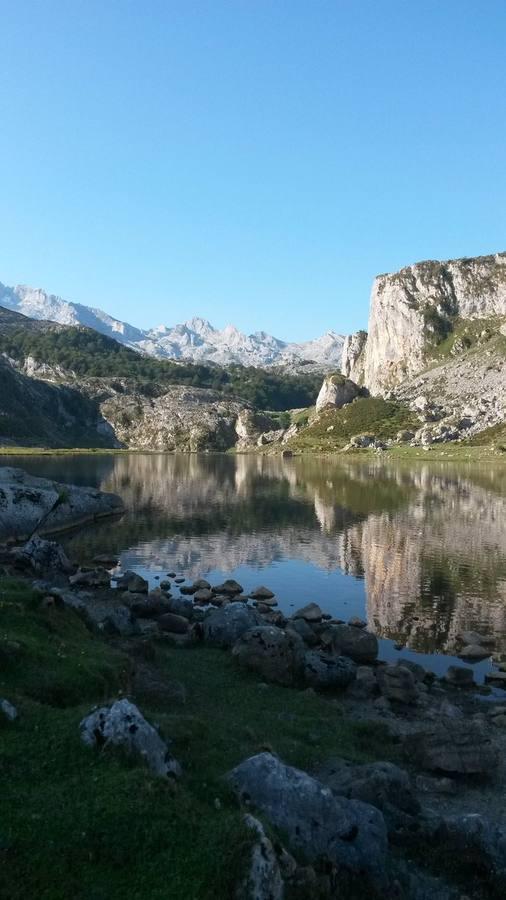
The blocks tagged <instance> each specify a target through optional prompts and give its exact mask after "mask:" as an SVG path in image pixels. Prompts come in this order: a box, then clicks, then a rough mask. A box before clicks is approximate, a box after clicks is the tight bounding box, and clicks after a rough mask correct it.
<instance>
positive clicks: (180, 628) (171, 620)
mask: <svg viewBox="0 0 506 900" xmlns="http://www.w3.org/2000/svg"><path fill="white" fill-rule="evenodd" d="M157 622H158V628H159V629H160V631H168V632H171V633H172V634H187V633H188V631H189V629H190V623H189V622H188V619H186V618H185V617H184V616H176V614H175V613H171V612H169V613H164V614H163V616H160V618H159V619H158V620H157Z"/></svg>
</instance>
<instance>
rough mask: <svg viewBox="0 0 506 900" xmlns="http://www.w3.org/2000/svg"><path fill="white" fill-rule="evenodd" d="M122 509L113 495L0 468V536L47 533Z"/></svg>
mask: <svg viewBox="0 0 506 900" xmlns="http://www.w3.org/2000/svg"><path fill="white" fill-rule="evenodd" d="M121 512H123V503H122V501H121V499H120V497H118V496H117V495H116V494H106V493H104V492H103V491H99V490H96V488H87V487H77V486H76V485H69V484H60V483H59V482H57V481H51V480H49V479H48V478H35V477H34V476H33V475H28V474H27V473H26V472H24V471H23V469H15V468H12V467H10V466H3V467H1V468H0V537H15V538H16V539H18V540H23V539H26V538H28V537H29V536H30V535H31V534H32V533H33V532H34V531H35V530H36V529H37V531H38V533H39V534H50V533H53V532H57V531H61V530H62V529H65V528H70V527H72V526H74V525H80V524H82V523H83V522H90V521H93V520H95V519H100V518H102V517H104V516H109V515H115V514H117V513H121Z"/></svg>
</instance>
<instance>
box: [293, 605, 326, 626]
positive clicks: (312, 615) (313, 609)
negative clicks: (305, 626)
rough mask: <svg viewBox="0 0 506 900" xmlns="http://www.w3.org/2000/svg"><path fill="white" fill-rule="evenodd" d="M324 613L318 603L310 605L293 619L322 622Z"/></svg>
mask: <svg viewBox="0 0 506 900" xmlns="http://www.w3.org/2000/svg"><path fill="white" fill-rule="evenodd" d="M322 615H323V613H322V611H321V609H320V607H319V606H318V604H317V603H308V604H306V606H302V607H301V608H300V609H298V610H297V611H296V612H294V614H293V616H292V618H293V619H304V621H306V622H321V620H322Z"/></svg>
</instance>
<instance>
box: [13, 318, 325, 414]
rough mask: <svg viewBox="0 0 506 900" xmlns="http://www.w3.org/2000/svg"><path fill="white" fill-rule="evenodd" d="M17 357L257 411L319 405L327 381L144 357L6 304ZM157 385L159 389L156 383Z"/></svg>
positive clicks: (98, 336) (91, 333)
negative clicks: (183, 388)
mask: <svg viewBox="0 0 506 900" xmlns="http://www.w3.org/2000/svg"><path fill="white" fill-rule="evenodd" d="M1 353H4V354H6V355H7V356H9V357H11V358H12V359H15V360H20V361H22V360H24V359H26V357H27V356H33V357H34V358H35V359H36V360H37V361H39V362H44V363H48V364H49V365H53V366H62V367H63V368H64V369H66V370H68V371H73V372H75V373H76V375H77V376H78V377H79V378H129V379H131V380H132V381H134V382H135V383H136V384H137V385H138V386H142V385H145V386H151V387H150V389H151V391H153V390H154V389H155V390H158V391H161V390H163V387H164V386H168V385H172V384H178V385H191V386H193V387H201V388H213V389H214V390H218V391H220V392H221V393H223V395H224V396H230V395H235V396H238V397H242V398H243V399H245V400H248V401H249V402H251V403H252V404H253V405H254V406H255V407H257V409H265V410H274V411H282V410H286V409H293V408H295V407H301V406H309V405H310V404H311V403H314V401H315V398H316V396H317V394H318V391H319V389H320V385H321V376H320V375H315V374H307V375H305V374H303V375H302V374H301V375H288V374H285V373H279V372H276V371H275V370H270V371H266V370H264V369H256V368H253V367H248V368H246V367H244V366H237V365H234V366H228V367H227V368H222V367H219V366H212V365H200V364H190V363H175V362H171V361H170V360H158V359H154V358H153V357H150V356H143V355H141V354H139V353H137V352H136V351H135V350H130V349H129V348H128V347H125V346H123V345H122V344H119V343H118V342H117V341H115V340H113V339H112V338H109V337H106V336H105V335H102V334H99V333H98V332H97V331H93V330H92V329H90V328H76V327H70V326H61V325H60V326H55V325H53V324H51V323H45V322H44V323H41V322H38V323H36V327H34V323H33V320H31V319H27V318H26V317H25V316H21V315H19V314H17V313H13V312H11V311H10V310H4V309H3V308H1V307H0V354H1ZM153 386H154V387H153Z"/></svg>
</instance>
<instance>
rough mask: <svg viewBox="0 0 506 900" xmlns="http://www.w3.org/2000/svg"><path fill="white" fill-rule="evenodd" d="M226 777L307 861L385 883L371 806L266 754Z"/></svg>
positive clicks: (383, 846)
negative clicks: (319, 861) (326, 862)
mask: <svg viewBox="0 0 506 900" xmlns="http://www.w3.org/2000/svg"><path fill="white" fill-rule="evenodd" d="M227 778H228V781H229V782H230V783H231V785H232V787H233V788H234V790H235V791H236V793H237V794H238V796H239V797H240V798H241V799H242V800H243V801H246V802H248V803H251V804H253V806H255V807H257V808H258V809H259V810H260V811H261V812H262V813H263V814H264V815H265V816H267V818H268V819H269V820H270V822H271V823H272V824H273V825H274V827H275V828H277V829H279V830H280V831H281V832H282V833H283V834H285V835H286V837H287V840H288V842H289V844H290V845H291V847H293V849H294V850H300V851H301V852H302V853H303V854H304V856H305V857H306V859H308V860H309V861H313V860H316V859H318V858H321V857H324V858H327V859H329V860H330V861H331V862H333V863H335V864H336V865H338V866H343V867H346V868H347V869H349V870H350V871H351V872H354V873H366V874H368V875H370V876H372V877H373V878H374V879H380V880H382V879H383V877H384V867H385V861H386V854H387V831H386V826H385V821H384V818H383V815H382V813H381V812H380V811H379V810H377V809H376V808H375V807H374V806H370V805H369V804H367V803H363V802H361V801H360V800H348V799H347V798H344V797H338V796H336V795H334V794H333V793H332V791H331V790H330V789H329V788H327V787H325V786H324V785H323V784H321V782H319V781H317V780H316V779H315V778H312V777H311V776H310V775H308V774H307V773H306V772H302V771H301V770H300V769H295V768H293V767H292V766H286V765H284V764H283V763H282V762H281V760H279V759H277V757H275V756H273V755H272V754H270V753H260V754H258V755H257V756H252V757H250V758H249V759H246V760H244V762H242V763H241V764H240V765H238V766H237V767H236V768H235V769H233V770H232V771H231V772H230V773H229V774H228V776H227Z"/></svg>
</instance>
